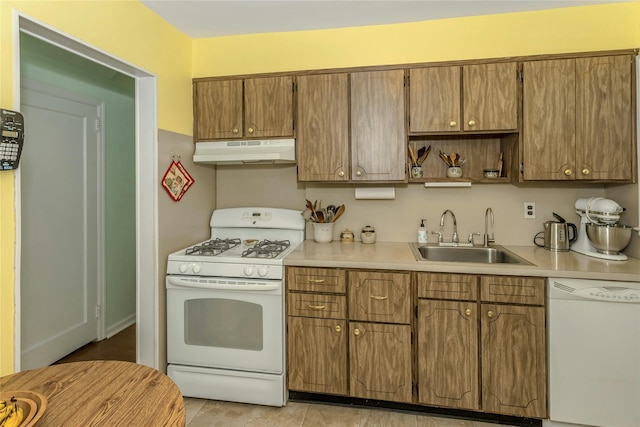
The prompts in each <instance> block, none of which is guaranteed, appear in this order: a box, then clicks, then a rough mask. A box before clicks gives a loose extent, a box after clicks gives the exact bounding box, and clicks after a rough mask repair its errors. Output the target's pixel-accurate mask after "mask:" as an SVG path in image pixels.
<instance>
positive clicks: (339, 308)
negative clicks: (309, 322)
mask: <svg viewBox="0 0 640 427" xmlns="http://www.w3.org/2000/svg"><path fill="white" fill-rule="evenodd" d="M287 314H288V315H289V316H303V317H322V318H325V319H346V316H347V297H346V296H344V295H322V294H313V293H310V294H307V293H289V295H287Z"/></svg>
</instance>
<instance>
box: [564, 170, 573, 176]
mask: <svg viewBox="0 0 640 427" xmlns="http://www.w3.org/2000/svg"><path fill="white" fill-rule="evenodd" d="M572 173H573V172H572V171H571V169H565V170H564V174H565V175H566V176H571V174H572Z"/></svg>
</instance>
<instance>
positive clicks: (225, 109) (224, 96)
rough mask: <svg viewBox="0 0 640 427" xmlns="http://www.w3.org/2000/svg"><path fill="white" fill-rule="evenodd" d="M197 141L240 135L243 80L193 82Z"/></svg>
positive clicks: (237, 136)
mask: <svg viewBox="0 0 640 427" xmlns="http://www.w3.org/2000/svg"><path fill="white" fill-rule="evenodd" d="M193 104H194V106H193V107H194V108H193V109H194V116H195V117H194V135H195V140H196V141H207V140H211V139H221V138H223V139H225V138H226V139H229V138H240V137H242V80H214V81H200V82H195V83H194V84H193Z"/></svg>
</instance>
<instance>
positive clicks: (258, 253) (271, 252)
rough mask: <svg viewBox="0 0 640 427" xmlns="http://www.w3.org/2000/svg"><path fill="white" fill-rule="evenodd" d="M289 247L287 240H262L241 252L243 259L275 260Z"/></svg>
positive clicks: (289, 243)
mask: <svg viewBox="0 0 640 427" xmlns="http://www.w3.org/2000/svg"><path fill="white" fill-rule="evenodd" d="M289 246H291V242H290V241H289V240H266V239H265V240H263V241H261V242H258V243H256V245H255V246H253V247H251V248H249V249H247V250H246V251H244V252H242V257H243V258H275V257H277V256H278V255H279V254H280V253H282V252H283V251H284V250H286V249H287V248H288V247H289Z"/></svg>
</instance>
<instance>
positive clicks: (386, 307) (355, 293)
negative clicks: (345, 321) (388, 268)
mask: <svg viewBox="0 0 640 427" xmlns="http://www.w3.org/2000/svg"><path fill="white" fill-rule="evenodd" d="M410 284H411V275H410V274H409V273H380V272H373V271H350V272H349V319H351V320H362V321H370V322H385V323H409V322H410V320H411V286H410Z"/></svg>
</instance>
